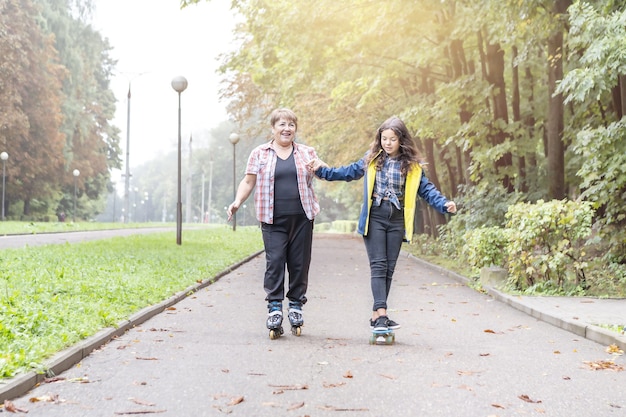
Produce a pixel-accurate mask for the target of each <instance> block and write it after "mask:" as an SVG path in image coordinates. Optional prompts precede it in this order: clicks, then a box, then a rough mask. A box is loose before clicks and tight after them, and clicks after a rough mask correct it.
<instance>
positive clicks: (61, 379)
mask: <svg viewBox="0 0 626 417" xmlns="http://www.w3.org/2000/svg"><path fill="white" fill-rule="evenodd" d="M59 381H65V378H64V377H62V376H53V377H51V378H46V379H44V380H43V382H44V383H46V384H51V383H53V382H59Z"/></svg>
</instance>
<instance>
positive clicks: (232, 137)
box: [228, 132, 239, 232]
mask: <svg viewBox="0 0 626 417" xmlns="http://www.w3.org/2000/svg"><path fill="white" fill-rule="evenodd" d="M228 140H230V143H232V144H233V200H234V199H236V198H237V171H236V166H237V160H236V159H235V148H236V147H237V146H236V145H237V142H239V135H238V134H237V133H235V132H233V133H231V134H230V136H229V137H228ZM235 230H237V213H234V214H233V232H234V231H235Z"/></svg>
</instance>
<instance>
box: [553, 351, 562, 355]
mask: <svg viewBox="0 0 626 417" xmlns="http://www.w3.org/2000/svg"><path fill="white" fill-rule="evenodd" d="M553 353H554V354H555V355H560V354H561V352H560V351H558V350H555V351H554V352H553Z"/></svg>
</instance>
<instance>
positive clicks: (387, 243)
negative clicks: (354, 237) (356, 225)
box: [363, 200, 404, 311]
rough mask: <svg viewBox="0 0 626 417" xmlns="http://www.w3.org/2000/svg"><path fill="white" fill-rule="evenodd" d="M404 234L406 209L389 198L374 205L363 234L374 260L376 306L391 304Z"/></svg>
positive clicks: (372, 266) (371, 271)
mask: <svg viewBox="0 0 626 417" xmlns="http://www.w3.org/2000/svg"><path fill="white" fill-rule="evenodd" d="M403 238H404V212H403V211H402V210H398V209H397V208H396V207H395V206H394V205H393V204H391V203H390V202H389V201H388V200H383V201H382V202H381V204H380V206H374V205H372V208H371V210H370V217H369V227H368V231H367V236H364V237H363V241H364V242H365V249H366V250H367V256H368V258H369V261H370V275H371V284H372V295H373V296H374V306H373V310H374V311H376V310H378V309H379V308H385V309H386V308H387V297H389V290H390V288H391V280H392V277H393V271H394V270H395V268H396V262H397V261H398V256H399V255H400V249H401V247H402V240H403Z"/></svg>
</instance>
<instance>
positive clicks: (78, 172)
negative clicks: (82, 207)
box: [72, 169, 80, 223]
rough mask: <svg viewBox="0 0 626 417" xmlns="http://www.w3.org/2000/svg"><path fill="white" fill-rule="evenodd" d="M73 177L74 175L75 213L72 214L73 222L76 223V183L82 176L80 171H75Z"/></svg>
mask: <svg viewBox="0 0 626 417" xmlns="http://www.w3.org/2000/svg"><path fill="white" fill-rule="evenodd" d="M72 175H74V211H73V212H72V222H73V223H76V182H77V180H78V176H79V175H80V171H79V170H77V169H75V170H74V171H72Z"/></svg>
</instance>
